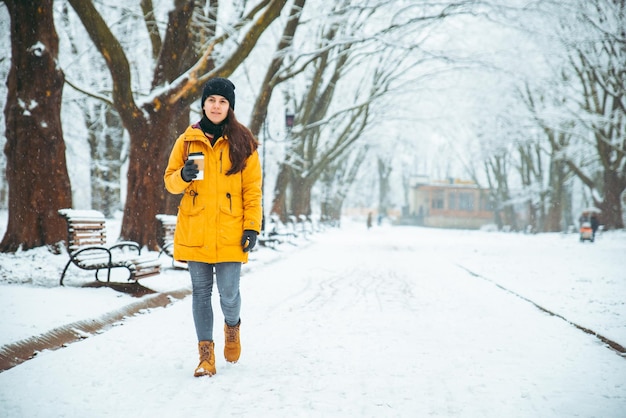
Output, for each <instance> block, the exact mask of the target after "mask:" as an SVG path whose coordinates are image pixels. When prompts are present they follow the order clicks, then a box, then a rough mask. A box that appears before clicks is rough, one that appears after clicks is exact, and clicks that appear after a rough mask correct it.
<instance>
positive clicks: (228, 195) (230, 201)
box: [226, 193, 233, 213]
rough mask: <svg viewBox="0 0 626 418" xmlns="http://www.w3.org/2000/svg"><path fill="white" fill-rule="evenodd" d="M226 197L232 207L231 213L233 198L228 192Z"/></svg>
mask: <svg viewBox="0 0 626 418" xmlns="http://www.w3.org/2000/svg"><path fill="white" fill-rule="evenodd" d="M226 197H227V198H228V206H229V207H230V213H233V199H232V196H231V195H230V193H226Z"/></svg>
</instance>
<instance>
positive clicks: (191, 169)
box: [180, 160, 199, 183]
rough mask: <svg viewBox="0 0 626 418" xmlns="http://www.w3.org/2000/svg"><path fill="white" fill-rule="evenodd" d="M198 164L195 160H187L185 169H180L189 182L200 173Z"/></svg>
mask: <svg viewBox="0 0 626 418" xmlns="http://www.w3.org/2000/svg"><path fill="white" fill-rule="evenodd" d="M198 172H199V171H198V165H197V164H196V163H194V162H193V160H187V161H186V162H185V165H184V166H183V169H182V170H181V171H180V176H181V177H182V178H183V180H185V181H186V182H187V183H189V182H190V181H191V180H193V179H195V178H196V176H197V175H198Z"/></svg>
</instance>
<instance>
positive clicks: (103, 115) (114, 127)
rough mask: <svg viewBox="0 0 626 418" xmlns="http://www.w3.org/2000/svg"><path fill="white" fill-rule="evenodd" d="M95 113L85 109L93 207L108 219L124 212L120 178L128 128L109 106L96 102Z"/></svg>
mask: <svg viewBox="0 0 626 418" xmlns="http://www.w3.org/2000/svg"><path fill="white" fill-rule="evenodd" d="M94 108H95V112H94V114H90V113H89V110H87V109H85V110H84V114H85V120H86V121H87V129H88V130H87V132H88V135H89V150H90V153H91V167H90V174H91V207H92V208H93V209H96V210H99V211H100V212H102V213H103V214H104V216H106V217H111V216H113V213H114V212H115V211H117V210H119V209H121V206H120V202H121V196H120V192H121V190H120V178H121V166H122V164H123V163H124V160H122V150H123V148H124V127H123V126H122V120H121V119H120V117H119V115H118V113H117V112H116V111H115V110H114V109H112V108H111V107H110V106H109V105H108V104H104V103H100V102H99V103H96V105H95V106H94Z"/></svg>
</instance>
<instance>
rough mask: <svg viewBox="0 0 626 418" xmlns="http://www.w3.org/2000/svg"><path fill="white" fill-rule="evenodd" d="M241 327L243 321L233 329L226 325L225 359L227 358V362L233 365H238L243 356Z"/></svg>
mask: <svg viewBox="0 0 626 418" xmlns="http://www.w3.org/2000/svg"><path fill="white" fill-rule="evenodd" d="M240 325H241V320H239V322H237V325H235V326H233V327H231V326H230V325H228V324H224V342H225V343H224V357H226V361H230V362H231V363H236V362H237V360H239V355H240V354H241V341H240V340H239V326H240Z"/></svg>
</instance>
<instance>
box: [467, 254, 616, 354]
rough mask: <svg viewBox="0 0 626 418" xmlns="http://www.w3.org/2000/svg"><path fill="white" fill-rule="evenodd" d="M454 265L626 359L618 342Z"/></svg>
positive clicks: (490, 280)
mask: <svg viewBox="0 0 626 418" xmlns="http://www.w3.org/2000/svg"><path fill="white" fill-rule="evenodd" d="M456 265H457V266H458V267H459V268H461V269H463V270H465V271H466V272H468V273H469V274H470V275H471V276H473V277H478V278H479V279H482V280H485V281H487V282H489V283H491V284H492V285H494V286H496V287H497V288H499V289H501V290H504V291H505V292H507V293H509V294H511V295H513V296H516V297H518V298H520V299H522V300H523V301H525V302H528V303H530V304H531V305H533V306H534V307H535V308H537V309H539V310H540V311H542V312H545V313H547V314H548V315H550V316H554V317H556V318H559V319H561V320H563V321H565V322H567V323H568V324H570V325H572V326H574V327H575V328H577V329H579V330H580V331H583V332H584V333H586V334H589V335H593V336H594V337H596V338H597V339H599V340H600V341H602V342H603V343H604V344H606V345H607V346H608V347H609V348H610V349H612V350H613V351H615V352H617V353H618V354H619V355H620V357H622V358H626V348H625V347H624V346H622V345H621V344H619V343H618V342H616V341H613V340H611V339H610V338H607V337H605V336H603V335H602V334H599V333H597V332H595V331H594V330H592V329H590V328H587V327H585V326H582V325H580V324H577V323H575V322H573V321H570V320H569V319H567V318H565V317H564V316H563V315H560V314H558V313H556V312H554V311H551V310H550V309H548V308H546V307H544V306H541V305H539V304H538V303H536V302H534V301H533V300H531V299H529V298H527V297H526V296H523V295H521V294H519V293H517V292H515V291H513V290H511V289H509V288H507V287H504V286H503V285H501V284H500V283H498V282H496V281H495V280H492V279H489V278H487V277H485V276H482V275H480V274H478V273H476V272H474V271H472V270H470V269H468V268H467V267H465V266H462V265H461V264H456Z"/></svg>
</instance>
